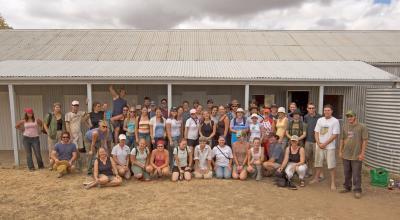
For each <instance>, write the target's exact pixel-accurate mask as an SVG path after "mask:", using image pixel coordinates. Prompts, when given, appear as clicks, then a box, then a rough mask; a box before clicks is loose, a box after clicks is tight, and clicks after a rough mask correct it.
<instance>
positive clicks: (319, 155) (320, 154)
mask: <svg viewBox="0 0 400 220" xmlns="http://www.w3.org/2000/svg"><path fill="white" fill-rule="evenodd" d="M325 160H326V163H327V165H328V169H333V168H335V167H336V149H321V148H319V147H318V146H317V145H316V146H315V162H314V167H323V165H324V161H325Z"/></svg>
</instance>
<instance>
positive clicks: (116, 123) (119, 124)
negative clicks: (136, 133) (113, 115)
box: [112, 120, 124, 129]
mask: <svg viewBox="0 0 400 220" xmlns="http://www.w3.org/2000/svg"><path fill="white" fill-rule="evenodd" d="M112 125H113V128H114V129H115V128H122V127H123V126H124V121H121V120H118V121H113V122H112Z"/></svg>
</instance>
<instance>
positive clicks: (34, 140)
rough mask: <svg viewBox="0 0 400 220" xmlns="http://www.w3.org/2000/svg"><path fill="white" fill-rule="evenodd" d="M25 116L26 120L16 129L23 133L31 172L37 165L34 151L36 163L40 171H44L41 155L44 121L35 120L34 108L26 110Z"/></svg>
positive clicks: (20, 122)
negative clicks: (40, 134)
mask: <svg viewBox="0 0 400 220" xmlns="http://www.w3.org/2000/svg"><path fill="white" fill-rule="evenodd" d="M24 112H25V116H24V119H22V120H20V121H19V122H18V123H17V124H16V125H15V128H16V129H18V130H20V131H22V132H23V134H22V136H23V138H22V143H23V145H24V148H25V152H26V161H27V163H28V168H29V171H34V170H35V165H34V164H33V160H32V149H33V152H34V154H35V157H36V161H37V164H38V168H39V169H43V168H44V165H43V160H42V155H41V154H40V140H39V131H40V128H41V127H42V120H40V119H39V118H35V114H34V113H33V109H32V108H25V109H24Z"/></svg>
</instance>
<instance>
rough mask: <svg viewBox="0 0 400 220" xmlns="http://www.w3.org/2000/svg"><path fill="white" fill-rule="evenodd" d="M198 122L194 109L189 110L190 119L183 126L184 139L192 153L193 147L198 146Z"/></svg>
mask: <svg viewBox="0 0 400 220" xmlns="http://www.w3.org/2000/svg"><path fill="white" fill-rule="evenodd" d="M199 127H200V125H199V121H198V120H197V116H196V109H191V110H190V118H189V119H188V120H187V121H186V124H185V139H186V140H187V144H188V146H189V147H190V151H191V152H194V147H195V146H196V145H197V144H198V139H199Z"/></svg>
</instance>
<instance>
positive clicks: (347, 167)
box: [339, 110, 368, 199]
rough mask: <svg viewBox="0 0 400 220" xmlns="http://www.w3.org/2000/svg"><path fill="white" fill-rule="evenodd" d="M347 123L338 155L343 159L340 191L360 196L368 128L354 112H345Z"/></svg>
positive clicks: (343, 130)
mask: <svg viewBox="0 0 400 220" xmlns="http://www.w3.org/2000/svg"><path fill="white" fill-rule="evenodd" d="M346 117H347V124H345V125H344V126H343V129H342V132H341V138H340V150H339V157H340V158H342V159H343V171H344V178H345V180H344V184H343V189H342V190H341V191H340V192H341V193H347V192H351V189H352V187H353V192H354V197H355V198H357V199H359V198H361V192H362V190H361V179H362V178H361V171H362V161H363V160H364V158H365V150H366V148H367V144H368V129H367V127H366V126H365V125H364V124H362V123H359V122H358V121H357V117H356V113H354V111H352V110H349V111H348V112H346Z"/></svg>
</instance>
